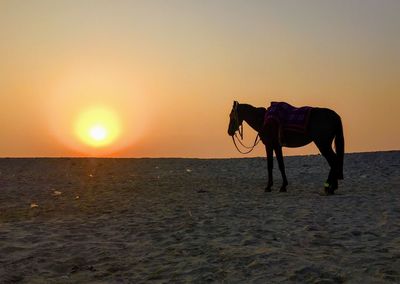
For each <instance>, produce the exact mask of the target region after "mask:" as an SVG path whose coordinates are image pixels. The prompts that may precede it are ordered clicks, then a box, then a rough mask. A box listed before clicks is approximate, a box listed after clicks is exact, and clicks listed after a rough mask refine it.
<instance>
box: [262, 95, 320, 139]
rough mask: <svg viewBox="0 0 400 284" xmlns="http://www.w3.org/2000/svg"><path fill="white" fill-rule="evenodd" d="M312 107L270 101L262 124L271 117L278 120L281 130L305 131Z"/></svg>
mask: <svg viewBox="0 0 400 284" xmlns="http://www.w3.org/2000/svg"><path fill="white" fill-rule="evenodd" d="M311 109H312V107H309V106H304V107H299V108H297V107H294V106H292V105H290V104H288V103H285V102H271V106H270V107H269V108H268V109H267V111H266V113H265V117H264V125H265V124H266V123H267V122H268V121H269V120H271V119H273V120H276V121H278V123H279V124H280V127H281V128H282V130H291V131H297V132H302V133H305V132H306V129H307V124H308V119H309V116H310V111H311Z"/></svg>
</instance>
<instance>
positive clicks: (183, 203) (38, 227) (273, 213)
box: [0, 152, 400, 283]
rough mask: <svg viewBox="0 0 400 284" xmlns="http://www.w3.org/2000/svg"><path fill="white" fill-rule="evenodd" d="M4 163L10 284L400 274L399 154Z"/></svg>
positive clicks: (0, 184)
mask: <svg viewBox="0 0 400 284" xmlns="http://www.w3.org/2000/svg"><path fill="white" fill-rule="evenodd" d="M285 162H286V169H287V175H288V179H289V187H288V192H287V193H279V192H278V190H279V185H280V182H281V178H280V175H279V172H278V170H277V165H276V162H275V169H274V176H275V185H274V189H273V192H271V193H264V186H265V184H266V161H265V159H263V158H253V159H215V160H201V159H69V158H64V159H0V283H13V282H21V283H145V282H146V283H147V282H155V283H163V282H174V283H182V282H197V283H202V282H225V283H232V282H245V283H250V282H253V283H276V282H289V283H290V282H293V283H295V282H297V283H299V282H303V283H304V282H306V283H342V282H347V283H384V282H397V283H398V282H400V191H399V190H400V152H378V153H360V154H347V155H346V157H345V180H344V181H342V182H341V183H340V189H339V191H338V194H337V195H335V196H321V195H320V194H319V193H320V192H321V191H322V185H323V182H324V181H325V179H326V176H327V171H328V167H327V163H326V162H325V160H324V159H323V158H322V157H321V156H303V157H285Z"/></svg>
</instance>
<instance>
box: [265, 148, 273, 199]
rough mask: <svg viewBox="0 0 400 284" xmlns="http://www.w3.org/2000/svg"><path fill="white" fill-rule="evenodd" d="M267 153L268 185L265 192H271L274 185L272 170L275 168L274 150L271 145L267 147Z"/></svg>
mask: <svg viewBox="0 0 400 284" xmlns="http://www.w3.org/2000/svg"><path fill="white" fill-rule="evenodd" d="M265 149H266V151H267V163H268V184H267V187H266V188H265V192H270V191H271V188H272V185H273V178H272V169H273V167H274V152H273V148H272V147H271V146H269V145H267V146H265Z"/></svg>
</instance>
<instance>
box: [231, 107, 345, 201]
mask: <svg viewBox="0 0 400 284" xmlns="http://www.w3.org/2000/svg"><path fill="white" fill-rule="evenodd" d="M271 106H272V104H271ZM289 106H290V105H289ZM309 108H310V110H309V114H308V119H307V121H306V122H305V127H304V131H296V130H290V129H285V128H284V125H283V123H282V121H280V120H279V119H266V118H268V117H269V115H268V112H269V110H270V108H268V110H267V109H266V108H264V107H254V106H252V105H249V104H240V103H238V102H237V101H234V102H233V107H232V110H231V112H230V114H229V126H228V135H229V136H232V139H233V142H235V138H234V135H235V136H236V132H237V131H239V134H240V136H242V138H243V125H242V124H243V121H245V122H246V123H247V124H248V125H249V126H250V127H251V128H253V129H254V130H255V131H257V132H258V137H259V139H260V140H261V141H262V142H263V144H264V145H265V150H266V155H267V166H268V183H267V186H266V188H265V192H270V191H271V189H272V186H273V177H272V169H273V152H275V156H276V159H277V161H278V166H279V170H280V172H281V175H282V186H281V187H280V192H286V191H287V186H288V180H287V177H286V173H285V165H284V162H283V153H282V147H292V148H297V147H302V146H305V145H307V144H309V143H311V142H314V143H315V145H316V146H317V148H318V149H319V151H320V152H321V154H322V155H323V156H324V157H325V159H326V160H327V161H328V164H329V166H330V171H329V175H328V179H327V180H326V182H325V183H324V190H325V194H326V195H332V194H334V193H335V190H336V189H338V180H342V179H343V158H344V135H343V125H342V120H341V118H340V116H339V115H338V114H337V113H336V112H335V111H333V110H331V109H328V108H319V107H309ZM236 137H237V136H236ZM333 140H334V142H335V150H336V153H335V152H334V151H333V149H332V142H333ZM239 141H240V140H239ZM235 145H236V143H235ZM255 145H256V142H255V143H254V146H255ZM254 146H253V147H254Z"/></svg>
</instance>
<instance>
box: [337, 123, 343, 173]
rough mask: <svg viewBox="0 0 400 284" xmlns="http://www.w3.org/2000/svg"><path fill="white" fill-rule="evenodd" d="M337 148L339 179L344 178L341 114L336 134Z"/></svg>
mask: <svg viewBox="0 0 400 284" xmlns="http://www.w3.org/2000/svg"><path fill="white" fill-rule="evenodd" d="M335 149H336V155H337V157H338V172H337V174H338V179H343V159H344V135H343V125H342V120H341V119H340V116H338V125H337V129H336V135H335Z"/></svg>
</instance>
